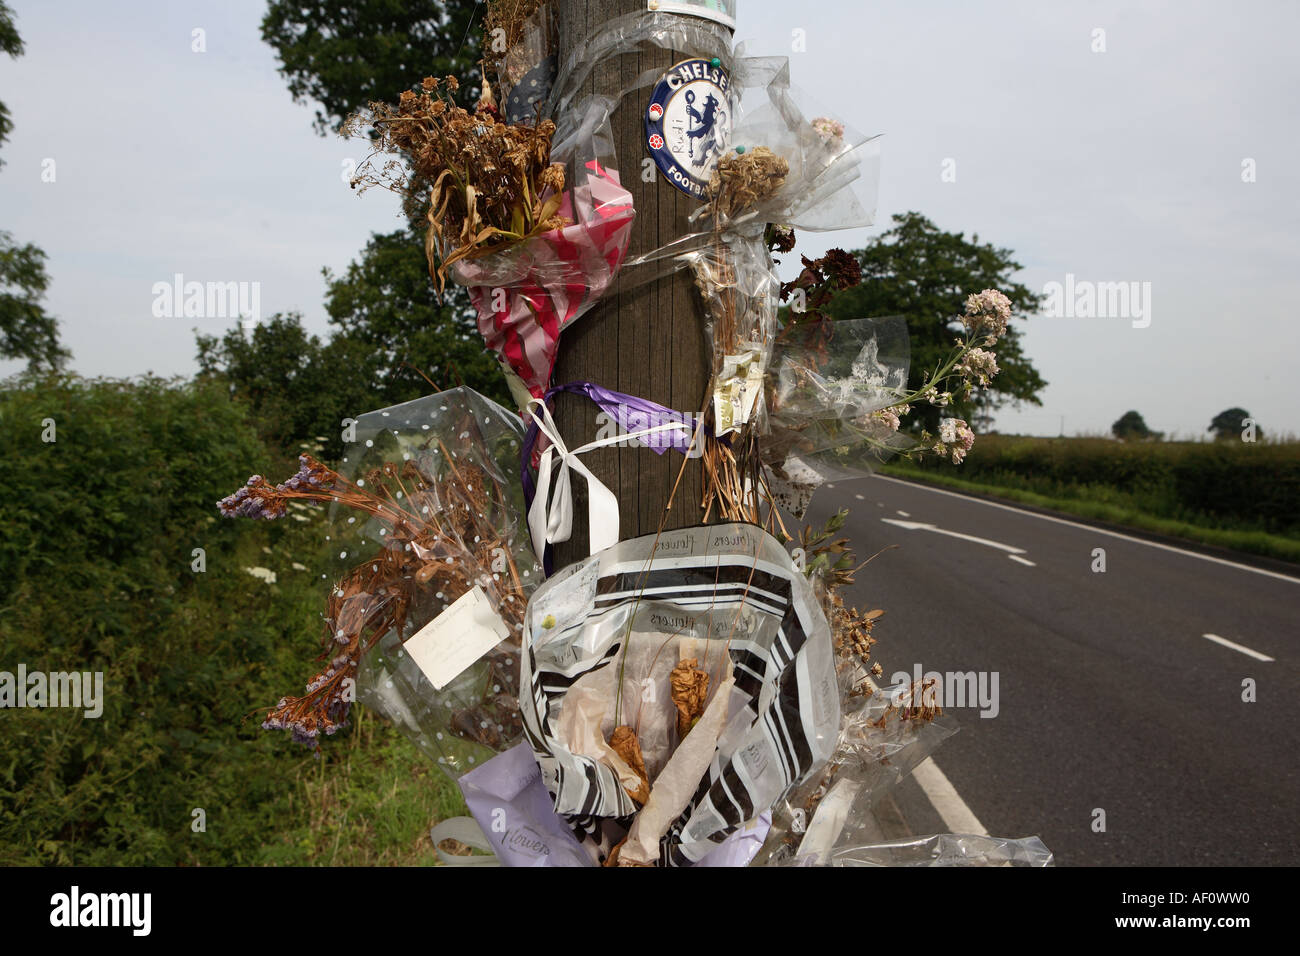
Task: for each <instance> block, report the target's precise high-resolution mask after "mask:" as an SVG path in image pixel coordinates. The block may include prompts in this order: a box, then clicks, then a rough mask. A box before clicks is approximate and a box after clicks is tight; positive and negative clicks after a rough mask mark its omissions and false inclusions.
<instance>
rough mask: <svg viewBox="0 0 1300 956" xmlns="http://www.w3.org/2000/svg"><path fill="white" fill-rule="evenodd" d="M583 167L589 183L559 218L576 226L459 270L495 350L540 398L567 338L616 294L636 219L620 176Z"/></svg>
mask: <svg viewBox="0 0 1300 956" xmlns="http://www.w3.org/2000/svg"><path fill="white" fill-rule="evenodd" d="M584 168H585V170H586V176H585V179H586V181H585V182H584V183H583V184H582V185H579V186H577V187H575V188H574V189H572V190H570V191H568V192H566V193H565V195H564V203H563V204H562V205H561V206H560V209H559V213H558V214H559V215H561V216H564V217H565V218H568V219H572V220H574V222H573V224H572V225H569V226H565V227H564V228H562V229H554V230H552V231H550V232H547V233H544V234H542V235H540V236H536V237H534V238H532V239H529V240H527V241H526V242H523V243H521V244H520V245H518V246H516V247H514V248H512V249H510V250H509V251H507V252H503V253H499V254H497V255H491V256H484V257H482V258H479V259H469V260H465V259H462V260H460V261H459V262H457V263H456V265H455V267H454V268H453V270H452V275H453V278H454V279H455V280H456V281H457V282H459V283H460V284H461V285H464V286H467V287H468V288H469V294H470V301H471V302H473V304H474V309H475V311H476V312H477V313H478V327H479V332H480V333H482V335H483V339H484V341H485V342H486V343H487V346H488V348H490V349H491V350H492V351H493V352H495V353H496V354H497V356H498V358H499V359H500V360H501V361H502V362H503V363H504V364H505V365H506V366H507V367H508V368H509V369H510V370H511V371H513V372H514V373H515V374H516V375H518V376H519V378H520V379H521V380H522V381H523V383H524V385H525V386H526V387H527V389H528V391H529V393H530V394H531V395H532V396H533V397H534V398H541V397H542V396H543V395H544V394H545V392H546V388H547V386H548V385H549V384H550V380H551V370H552V369H553V368H554V366H555V357H556V353H557V349H558V345H559V340H560V332H561V331H562V330H563V329H564V328H565V326H567V325H568V324H569V323H571V322H573V321H574V320H575V319H577V318H578V317H579V316H580V315H582V314H583V313H584V312H586V311H587V310H588V309H590V308H591V307H592V306H593V305H594V304H595V303H596V301H597V300H598V299H599V298H600V297H601V295H603V294H604V292H605V290H606V289H608V288H609V286H610V284H611V283H612V282H613V281H614V276H615V275H616V274H617V273H618V268H619V265H620V264H621V263H622V261H623V256H624V255H625V254H626V253H627V246H628V241H629V239H630V238H631V233H632V220H633V217H634V216H635V215H636V212H635V210H634V209H633V207H632V194H631V193H630V192H628V191H627V190H626V189H624V188H623V186H622V185H621V184H620V183H619V178H618V172H617V170H613V169H608V168H607V167H604V166H602V165H601V164H600V163H599V162H598V161H597V160H591V161H589V162H587V163H586V164H585V167H584Z"/></svg>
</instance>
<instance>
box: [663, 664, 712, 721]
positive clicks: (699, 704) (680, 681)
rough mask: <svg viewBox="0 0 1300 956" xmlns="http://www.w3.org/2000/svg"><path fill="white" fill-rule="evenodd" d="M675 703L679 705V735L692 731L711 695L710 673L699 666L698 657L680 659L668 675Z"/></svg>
mask: <svg viewBox="0 0 1300 956" xmlns="http://www.w3.org/2000/svg"><path fill="white" fill-rule="evenodd" d="M668 681H669V683H670V684H671V685H672V698H673V703H674V704H676V705H677V737H678V739H682V738H684V737H685V736H686V735H687V734H689V733H690V732H691V728H692V727H693V726H695V721H697V720H698V719H699V718H700V716H701V715H702V714H703V713H704V699H705V698H706V697H708V696H709V675H708V674H707V673H705V672H704V671H702V670H700V668H699V660H698V658H694V657H689V658H687V659H686V660H684V661H679V662H678V664H677V666H676V667H674V668H673V671H672V673H671V674H669V675H668Z"/></svg>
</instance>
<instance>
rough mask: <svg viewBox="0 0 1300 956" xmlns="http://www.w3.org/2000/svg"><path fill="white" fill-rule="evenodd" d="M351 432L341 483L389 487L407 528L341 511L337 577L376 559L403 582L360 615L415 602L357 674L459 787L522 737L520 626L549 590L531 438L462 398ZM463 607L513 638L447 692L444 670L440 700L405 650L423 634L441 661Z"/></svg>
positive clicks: (439, 400)
mask: <svg viewBox="0 0 1300 956" xmlns="http://www.w3.org/2000/svg"><path fill="white" fill-rule="evenodd" d="M355 430H356V431H355V439H356V440H355V441H354V442H352V443H350V444H349V445H348V451H347V454H346V457H345V458H344V460H343V463H342V465H341V466H340V472H341V473H342V474H344V475H345V476H346V477H348V478H349V479H350V480H351V481H353V482H354V483H356V484H360V485H362V487H363V488H364V487H374V486H375V483H376V482H378V481H380V480H381V479H382V480H385V481H386V485H387V487H388V488H389V489H390V490H391V491H392V492H393V494H394V496H395V500H394V506H395V507H398V508H400V509H402V511H403V512H404V514H405V516H406V517H405V518H404V519H403V522H404V524H403V525H402V526H400V527H397V528H395V527H394V523H393V522H392V521H388V520H381V519H379V518H369V519H367V518H366V517H365V516H364V515H362V516H358V515H357V514H356V513H355V512H354V511H352V510H350V509H345V508H343V507H342V506H340V505H335V506H333V507H332V508H331V514H330V535H329V540H330V542H331V546H332V548H333V549H334V553H335V554H336V555H337V556H338V557H337V560H339V561H340V562H341V563H344V564H347V565H353V564H355V562H356V561H357V560H358V558H360V559H367V558H368V559H370V560H371V566H372V568H373V569H374V570H375V571H376V573H378V571H379V570H380V568H381V565H383V563H384V562H385V561H387V562H389V566H396V567H397V568H398V569H399V570H398V572H397V574H398V577H399V580H394V579H393V576H392V575H384V576H379V575H378V574H377V576H376V578H375V579H374V584H373V586H372V587H371V588H370V589H366V588H364V587H363V588H362V589H361V590H360V592H359V593H358V594H357V595H356V596H355V598H354V599H355V600H356V601H358V602H360V603H361V604H362V605H367V604H373V603H377V602H385V601H391V600H394V599H395V595H396V594H397V593H399V592H401V593H405V594H407V595H409V596H408V597H407V598H406V600H408V601H409V607H408V609H407V612H406V614H405V619H404V622H403V624H402V626H401V627H400V629H399V628H396V627H395V628H392V629H390V630H389V631H388V632H387V633H385V634H383V635H382V636H381V637H380V638H379V639H378V641H377V643H376V644H375V646H373V647H372V648H371V650H370V651H369V653H367V654H366V655H365V656H364V657H363V658H362V660H361V663H360V669H359V672H358V677H357V695H358V700H359V701H360V702H361V703H363V704H365V705H366V706H368V707H371V708H372V709H374V710H376V711H378V712H379V713H381V714H383V715H384V716H385V717H387V718H388V719H389V720H391V721H392V722H393V723H394V724H395V725H397V726H398V727H399V728H400V729H401V730H402V731H403V732H404V733H405V734H406V735H407V736H408V737H410V738H411V739H412V740H413V741H414V742H415V743H416V745H417V746H418V747H419V748H420V749H421V750H422V751H424V753H426V754H427V755H428V756H429V757H431V758H432V759H434V760H436V761H437V762H438V764H439V765H440V766H441V767H443V768H444V769H445V770H446V771H447V772H448V773H450V774H452V775H458V774H460V773H464V772H465V771H466V770H468V769H470V768H472V767H474V766H475V765H478V764H481V763H482V762H483V761H484V760H485V759H487V758H489V757H490V756H492V755H493V754H494V753H500V752H502V751H504V750H506V749H508V748H509V747H510V746H511V745H513V744H514V743H516V742H517V741H518V739H519V736H520V732H521V724H520V720H519V710H518V703H517V699H518V693H519V686H518V675H519V652H520V639H521V634H522V620H523V612H524V608H525V606H526V602H527V600H528V596H529V594H531V593H532V591H533V589H534V588H535V587H536V585H537V584H538V583H540V581H541V578H542V572H541V568H540V567H539V566H538V564H537V560H536V558H535V556H534V555H533V553H532V550H531V547H530V545H529V540H528V529H527V527H526V525H525V523H524V521H523V517H522V516H523V514H524V509H523V490H522V487H521V485H520V482H519V477H518V461H519V454H520V448H521V443H522V439H523V426H522V423H521V422H520V420H519V417H518V416H517V415H515V414H514V413H513V412H511V411H509V410H508V409H505V408H503V407H501V406H500V405H498V404H496V403H495V402H493V401H491V400H490V399H487V398H484V397H483V396H482V395H480V394H478V393H477V392H475V391H474V390H472V389H469V388H465V387H461V388H454V389H449V390H447V391H444V392H440V393H437V394H434V395H429V396H426V397H424V398H421V399H417V400H416V401H413V402H407V403H405V404H402V405H395V406H393V407H391V408H386V409H383V410H381V411H375V412H370V413H369V414H366V415H363V416H361V418H360V419H358V420H357V422H356V425H355ZM385 471H387V472H389V473H390V474H389V475H388V476H387V477H386V476H385V474H384V473H385ZM394 471H395V472H396V473H397V476H398V477H397V478H393V477H392V476H391V473H392V472H394ZM471 592H473V593H471ZM458 602H462V603H460V604H458ZM466 603H469V604H473V605H475V606H476V610H475V615H476V616H475V617H474V621H478V620H479V619H481V618H484V617H486V618H490V619H491V620H492V622H493V626H495V627H499V628H500V630H501V631H503V632H504V636H503V637H502V639H501V640H499V641H498V642H497V643H496V644H495V645H494V646H491V647H490V648H484V650H483V653H482V654H481V656H479V657H478V658H477V659H476V660H473V662H472V663H469V664H468V666H467V667H465V668H464V669H463V670H461V671H459V672H458V673H455V674H454V676H451V677H450V679H448V674H447V672H446V669H445V668H444V669H443V670H442V671H440V672H437V673H435V674H434V677H436V678H437V679H439V680H440V681H441V680H444V679H446V681H447V682H446V683H444V684H443V686H441V687H435V686H434V683H433V678H431V676H430V673H429V672H428V671H427V670H426V667H427V665H426V666H425V667H422V666H421V664H420V663H418V662H417V659H416V658H415V657H413V656H412V653H411V645H408V644H407V642H409V641H411V639H412V638H413V637H415V636H416V635H418V634H421V633H422V632H423V633H424V634H425V638H426V639H428V638H430V637H436V638H437V640H436V641H434V642H433V644H435V645H436V646H437V647H438V648H439V649H441V650H446V645H448V644H449V642H450V643H453V644H454V642H455V641H456V640H457V639H458V638H460V637H463V635H461V634H457V633H446V634H433V633H432V632H430V631H428V630H426V629H427V628H428V627H429V626H430V625H431V622H434V623H436V622H437V620H438V619H439V617H440V616H441V615H443V614H444V613H446V612H447V611H448V609H449V608H453V607H456V608H458V609H461V608H464V607H465V604H466ZM457 620H458V621H460V620H461V619H459V618H458V619H457ZM498 621H499V623H497V622H498ZM462 623H463V622H462ZM471 623H473V622H471ZM462 629H466V628H462V626H461V624H458V625H457V627H456V628H451V629H448V630H449V631H456V630H462Z"/></svg>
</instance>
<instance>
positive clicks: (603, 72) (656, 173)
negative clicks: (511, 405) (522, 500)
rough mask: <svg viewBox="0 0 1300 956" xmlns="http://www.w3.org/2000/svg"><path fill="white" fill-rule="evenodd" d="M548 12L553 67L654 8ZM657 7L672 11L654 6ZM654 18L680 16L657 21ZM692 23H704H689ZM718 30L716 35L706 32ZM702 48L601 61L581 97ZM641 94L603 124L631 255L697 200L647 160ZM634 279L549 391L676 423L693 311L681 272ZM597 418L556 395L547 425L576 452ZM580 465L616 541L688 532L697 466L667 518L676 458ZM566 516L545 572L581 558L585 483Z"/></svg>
mask: <svg viewBox="0 0 1300 956" xmlns="http://www.w3.org/2000/svg"><path fill="white" fill-rule="evenodd" d="M553 2H554V3H555V4H556V12H557V14H558V32H559V57H558V60H559V63H560V64H563V63H564V62H565V61H566V59H567V58H568V57H569V55H570V54H571V53H572V51H574V50H575V49H579V48H581V45H582V44H583V41H584V39H585V38H587V37H588V36H589V34H590V32H591V31H592V30H595V29H596V28H598V27H599V26H600V25H601V24H604V23H607V22H609V21H611V20H613V19H614V18H615V17H619V16H622V15H624V14H628V13H632V12H635V11H646V10H647V9H655V8H657V7H658V6H660V5H659V4H656V3H648V2H647V0H553ZM663 6H664V7H672V6H681V5H680V4H668V3H665V4H663ZM660 15H661V16H670V15H678V16H682V15H680V14H668V13H662V14H660ZM683 19H692V20H695V22H697V23H705V22H707V21H703V20H699V19H697V18H693V17H685V16H683ZM717 28H718V29H719V30H721V31H723V32H724V34H725V33H726V31H727V28H726V27H725V26H722V25H721V24H718V25H717ZM715 55H717V54H716V51H713V50H702V49H701V50H690V49H686V50H667V49H661V48H659V47H653V48H652V47H648V46H644V48H643V49H642V50H640V51H638V52H632V53H625V54H620V55H617V56H613V57H610V58H609V59H608V61H606V62H601V63H599V64H598V65H597V66H596V68H595V70H594V71H593V72H592V73H591V75H590V77H589V78H588V80H587V82H586V85H585V87H583V88H582V89H581V92H582V93H604V94H617V93H618V92H619V91H621V90H624V89H628V88H629V87H631V86H632V84H633V82H634V81H635V79H636V78H637V77H638V76H641V75H642V74H644V73H646V72H648V71H650V70H658V71H660V72H661V73H667V72H668V70H669V68H670V67H672V66H673V65H674V64H676V63H678V62H680V61H682V60H686V59H689V58H692V57H704V58H705V59H709V58H712V57H713V56H715ZM650 94H651V90H650V89H649V88H641V89H636V90H633V91H631V92H629V93H628V94H627V95H626V96H625V97H624V98H623V100H622V101H621V103H620V104H619V106H618V109H617V110H616V111H615V112H614V115H613V132H614V146H615V150H616V153H617V158H618V172H619V175H620V177H621V180H622V183H623V185H624V186H625V187H626V188H627V189H628V190H629V191H630V192H631V193H632V197H633V202H634V204H635V208H636V219H635V222H634V224H633V228H632V238H631V242H630V245H629V248H628V254H627V255H628V258H629V259H630V258H633V257H636V256H638V255H641V254H643V253H645V252H648V251H650V250H653V249H656V248H658V247H660V246H663V245H664V244H666V243H668V242H670V241H672V240H674V239H677V238H679V237H681V236H683V235H685V234H686V233H687V232H689V231H690V229H689V227H688V225H687V220H686V217H687V216H688V215H689V214H690V213H691V212H692V211H694V210H695V209H696V208H698V207H699V205H700V200H699V199H697V198H695V197H693V196H690V195H688V194H687V193H686V192H683V191H682V190H680V189H678V188H675V187H674V186H673V185H671V184H670V183H669V182H668V181H667V178H666V177H665V176H664V175H663V174H662V172H660V170H659V169H657V168H656V167H655V164H654V163H653V162H652V161H651V160H650V153H649V151H648V149H647V136H646V127H645V117H646V111H647V108H648V106H649V99H650ZM634 281H635V277H634V276H623V275H621V276H620V277H619V279H618V281H617V282H615V284H614V285H613V286H612V287H611V288H610V290H609V291H608V292H606V294H605V296H604V298H603V299H602V300H601V302H600V303H599V304H598V305H597V306H596V307H595V308H594V309H592V311H591V312H589V313H588V314H587V315H586V316H584V317H583V318H581V319H579V320H578V321H577V322H576V323H574V324H573V325H572V326H570V327H569V328H567V329H566V330H565V331H564V334H563V335H562V336H561V338H560V349H559V357H558V360H557V362H556V366H555V374H554V377H553V380H552V381H553V384H556V385H560V384H564V383H567V382H575V381H591V382H595V383H596V384H598V385H603V386H605V387H606V388H611V389H614V390H616V391H619V392H625V393H628V394H631V395H636V396H640V397H642V398H647V399H650V400H652V401H655V402H658V403H660V404H661V405H665V406H667V407H668V408H670V409H672V410H673V411H675V412H677V413H679V414H684V415H697V414H698V413H699V412H700V410H701V409H702V408H703V407H704V400H705V390H706V388H707V386H708V377H709V363H708V356H707V347H708V346H707V339H706V337H705V328H704V309H703V306H702V304H701V302H700V297H699V295H698V293H697V292H696V291H695V289H694V286H693V283H692V279H691V275H690V273H689V271H688V270H680V269H679V270H677V271H675V272H673V273H671V274H669V275H667V276H664V277H661V278H658V279H655V280H652V281H650V282H648V283H643V284H639V285H636V286H635V287H630V286H632V283H633V282H634ZM597 415H598V409H597V408H596V407H595V406H594V405H592V404H591V403H590V402H588V401H587V400H586V399H584V398H579V397H576V396H572V395H565V394H561V395H560V396H558V397H557V399H556V405H555V420H556V423H557V424H558V426H559V428H560V432H561V434H562V436H563V437H564V440H565V442H566V443H567V444H568V445H569V447H570V448H573V447H577V446H578V445H581V444H584V443H586V442H588V441H591V440H592V439H593V438H594V437H596V432H597V429H598V427H599V423H598V421H597ZM583 461H584V463H585V464H586V465H587V467H588V468H590V469H591V471H592V472H593V473H594V474H595V475H596V477H597V478H599V479H600V480H601V481H602V482H604V484H605V485H606V486H608V487H609V488H610V490H611V491H613V492H614V493H615V494H616V495H617V496H618V499H619V520H620V525H619V538H620V540H624V539H627V538H633V537H636V536H637V535H641V534H648V533H653V532H655V531H656V530H658V529H659V527H660V525H661V522H662V525H663V527H664V528H680V527H684V526H688V525H692V524H699V523H700V521H701V518H702V509H701V507H700V496H701V490H702V488H701V467H700V461H699V459H698V458H694V459H691V460H689V461H688V462H687V464H686V471H685V473H684V475H682V479H681V483H680V485H679V486H678V488H677V493H676V495H675V496H674V497H673V501H672V509H671V511H669V512H668V514H667V516H666V517H665V515H664V507H665V505H666V504H667V503H668V500H669V495H670V492H671V491H672V488H673V485H674V483H675V482H676V480H677V477H678V473H679V470H680V469H681V467H682V456H681V455H679V454H677V453H676V452H671V451H670V452H666V453H665V454H663V455H662V456H660V455H656V454H655V453H654V452H652V451H650V450H649V449H647V448H631V447H626V446H616V447H612V448H602V449H598V450H596V451H593V452H590V453H588V454H586V455H584V456H583ZM573 492H574V499H575V505H576V507H575V518H574V526H573V534H572V537H571V538H570V539H569V540H568V541H567V542H564V543H562V544H560V545H558V546H557V547H556V550H555V557H556V561H555V567H556V568H557V569H559V568H561V567H563V566H564V565H566V564H568V563H571V562H572V561H575V560H579V559H581V558H582V557H585V555H586V548H587V541H588V538H587V533H588V526H587V507H586V488H585V483H584V482H581V481H575V482H574V483H573Z"/></svg>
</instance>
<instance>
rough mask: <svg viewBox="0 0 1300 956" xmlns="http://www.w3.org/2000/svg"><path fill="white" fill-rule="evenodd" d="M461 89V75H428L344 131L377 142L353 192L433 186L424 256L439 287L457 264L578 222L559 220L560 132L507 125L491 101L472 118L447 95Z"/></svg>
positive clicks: (548, 126)
mask: <svg viewBox="0 0 1300 956" xmlns="http://www.w3.org/2000/svg"><path fill="white" fill-rule="evenodd" d="M458 87H459V84H458V82H457V81H456V78H455V77H447V78H446V80H444V81H441V82H440V81H439V80H438V79H437V78H436V77H428V78H426V79H425V80H424V82H423V83H422V84H421V89H420V91H419V92H415V91H413V90H404V91H403V92H402V94H401V96H400V97H399V98H398V103H397V106H396V107H393V106H390V105H388V104H386V103H372V104H370V112H369V114H366V115H363V114H357V115H354V116H352V117H350V118H349V119H348V121H347V123H345V124H344V130H343V131H344V133H345V134H350V135H367V136H373V139H374V145H375V150H374V152H373V153H372V154H371V155H370V156H369V157H367V159H366V161H365V162H364V163H362V165H361V166H360V167H359V168H358V170H357V173H356V175H355V176H354V177H353V179H352V183H353V185H354V186H357V185H360V186H362V188H366V187H368V186H383V187H384V188H387V189H391V190H393V191H395V192H398V193H402V194H406V193H408V192H409V191H410V190H412V189H416V188H418V189H421V190H422V189H424V188H428V191H429V192H428V199H427V203H426V204H425V206H426V208H427V214H426V218H427V220H428V223H429V226H428V231H427V233H426V238H425V252H426V254H427V256H428V259H429V271H430V275H432V276H433V278H434V279H435V280H436V281H437V283H438V287H439V289H441V288H442V287H443V285H444V283H445V280H446V275H447V270H448V269H449V268H450V267H451V266H452V265H453V264H454V263H456V262H457V261H459V260H461V259H472V258H477V257H479V256H484V255H488V254H490V253H494V252H501V251H503V250H505V249H506V248H508V247H509V246H511V245H513V244H516V243H519V242H522V241H523V240H525V239H528V238H530V237H532V236H535V235H539V234H541V233H544V232H548V231H550V230H552V229H558V228H561V227H563V226H566V225H568V224H569V220H568V219H565V218H564V217H562V216H560V215H559V214H558V213H559V209H560V206H561V204H562V202H563V192H564V183H565V175H564V167H563V166H562V165H560V164H559V163H552V162H551V137H552V136H554V134H555V124H554V123H552V122H551V121H550V120H543V121H542V122H540V123H538V124H537V125H535V126H531V125H507V124H505V123H502V122H501V121H500V114H499V112H498V111H497V110H496V108H495V107H494V106H493V105H491V103H490V102H488V101H485V102H483V103H480V104H479V105H478V106H477V107H476V108H475V110H474V111H473V112H471V111H469V110H466V109H465V108H463V107H461V106H458V105H456V103H455V101H454V100H452V99H451V98H450V97H449V95H447V94H449V93H450V92H454V91H456V90H457V89H458ZM444 89H445V90H446V91H447V93H446V94H445V93H444ZM381 157H387V158H381Z"/></svg>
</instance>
